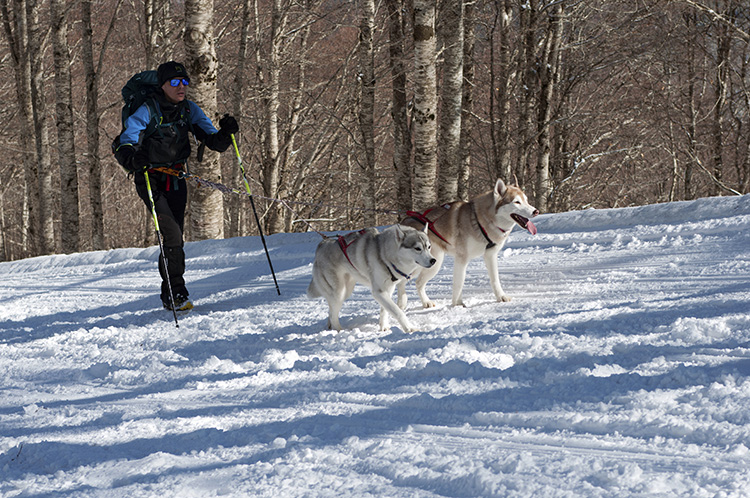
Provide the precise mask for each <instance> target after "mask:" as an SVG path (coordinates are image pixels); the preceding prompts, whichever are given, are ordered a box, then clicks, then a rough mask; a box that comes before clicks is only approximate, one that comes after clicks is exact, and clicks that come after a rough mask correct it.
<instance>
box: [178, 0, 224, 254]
mask: <svg viewBox="0 0 750 498" xmlns="http://www.w3.org/2000/svg"><path fill="white" fill-rule="evenodd" d="M213 9H214V6H213V0H187V1H186V2H185V37H184V41H185V51H186V53H187V64H186V66H187V69H188V74H190V76H191V80H190V83H191V85H190V92H191V93H190V98H191V100H193V101H195V103H196V104H198V105H199V106H200V107H201V108H202V109H203V111H204V112H205V113H206V116H208V117H209V118H211V119H215V118H216V116H217V102H216V78H217V74H218V61H217V59H216V50H215V47H214V35H213ZM191 169H192V170H193V171H194V172H195V173H196V174H197V175H199V176H203V177H205V178H216V179H217V180H216V181H219V182H220V181H221V167H220V166H219V155H218V153H216V152H213V151H210V150H208V149H207V150H206V153H205V156H204V157H203V161H202V162H200V163H199V162H197V161H196V162H194V164H191ZM190 229H191V237H192V238H193V239H195V240H205V239H221V238H223V237H224V199H223V198H222V194H221V192H219V191H218V190H214V189H209V188H196V189H193V190H192V191H191V197H190Z"/></svg>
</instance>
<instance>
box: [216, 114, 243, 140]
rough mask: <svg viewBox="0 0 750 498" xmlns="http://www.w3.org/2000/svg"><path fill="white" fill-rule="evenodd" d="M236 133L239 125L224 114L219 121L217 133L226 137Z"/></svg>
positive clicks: (232, 118)
mask: <svg viewBox="0 0 750 498" xmlns="http://www.w3.org/2000/svg"><path fill="white" fill-rule="evenodd" d="M238 131H240V125H238V124H237V120H236V119H234V117H233V116H230V115H229V114H224V117H223V118H221V119H220V120H219V133H221V134H222V135H224V136H226V137H228V136H229V135H234V134H235V133H237V132H238Z"/></svg>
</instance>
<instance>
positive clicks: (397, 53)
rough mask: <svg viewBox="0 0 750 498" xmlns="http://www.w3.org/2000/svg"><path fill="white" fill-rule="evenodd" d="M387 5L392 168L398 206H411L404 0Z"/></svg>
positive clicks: (402, 208)
mask: <svg viewBox="0 0 750 498" xmlns="http://www.w3.org/2000/svg"><path fill="white" fill-rule="evenodd" d="M386 4H387V6H388V30H389V42H390V43H389V44H388V47H389V52H388V55H389V62H390V66H391V78H392V82H391V89H392V104H391V118H392V119H393V168H394V170H395V171H396V199H397V202H398V208H399V209H401V210H410V209H412V208H413V205H412V189H411V186H412V181H411V177H412V175H411V132H410V130H409V111H408V108H407V103H406V68H405V66H404V41H405V39H404V19H403V16H402V15H401V12H402V11H403V10H404V7H405V6H404V4H403V0H386Z"/></svg>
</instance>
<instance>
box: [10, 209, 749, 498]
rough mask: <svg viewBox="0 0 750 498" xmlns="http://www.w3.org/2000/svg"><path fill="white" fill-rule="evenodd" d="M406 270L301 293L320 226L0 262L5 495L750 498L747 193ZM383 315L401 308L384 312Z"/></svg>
mask: <svg viewBox="0 0 750 498" xmlns="http://www.w3.org/2000/svg"><path fill="white" fill-rule="evenodd" d="M535 221H536V225H537V227H538V229H539V233H538V234H537V235H536V236H533V237H532V236H531V235H529V234H527V233H520V231H514V233H513V234H512V235H511V237H510V242H509V243H508V244H507V246H506V248H505V249H504V250H503V251H502V252H501V254H500V268H501V270H500V271H501V276H500V277H501V281H502V282H503V287H504V289H505V291H506V292H508V293H509V294H511V295H512V296H513V297H514V299H513V301H512V302H510V303H496V302H494V301H493V300H492V293H491V290H490V288H489V282H488V280H487V276H486V274H485V271H484V268H483V264H482V263H481V260H477V261H475V262H473V263H472V264H471V265H470V267H469V275H468V277H467V282H466V287H465V301H466V304H467V306H466V307H465V308H463V307H462V308H452V307H450V306H449V302H450V275H451V263H452V262H451V261H450V260H449V259H448V260H447V261H446V265H445V267H444V268H443V269H442V270H441V272H440V274H439V275H438V277H436V279H435V280H433V282H431V284H430V285H429V286H428V291H429V293H430V295H431V297H433V298H434V299H436V300H437V302H438V308H436V309H431V310H423V309H421V308H419V306H418V299H417V297H416V295H415V292H414V287H413V285H412V286H410V287H409V295H410V303H409V307H408V310H407V314H408V315H409V317H410V319H412V320H413V322H414V323H415V324H418V325H420V326H421V328H422V329H423V332H418V333H415V334H410V335H407V334H404V333H403V332H402V331H401V330H400V329H398V328H397V327H396V326H395V325H394V327H393V328H392V329H391V330H390V331H388V332H383V333H381V332H378V331H377V316H378V311H379V309H378V306H377V305H376V304H375V303H374V301H373V300H372V299H371V298H370V297H369V295H368V292H367V291H366V290H365V289H364V288H361V287H358V289H357V291H355V294H354V296H353V297H352V299H351V300H350V301H348V302H347V303H346V304H345V306H344V309H343V311H342V323H343V325H344V326H345V327H348V329H347V330H344V331H342V332H339V333H335V332H332V331H325V330H322V328H323V326H324V325H325V319H326V306H325V304H324V302H323V301H322V300H308V299H307V298H306V297H305V295H304V293H305V289H306V287H307V284H308V282H309V278H310V271H311V263H312V257H313V253H314V249H315V246H316V244H317V243H318V241H319V240H320V237H319V236H318V235H317V234H314V233H311V234H292V235H275V236H271V237H267V242H268V244H269V249H270V251H271V257H272V260H273V264H274V267H275V269H276V273H277V277H278V280H279V285H280V288H281V294H282V295H281V296H277V295H276V290H275V288H274V285H273V280H272V279H271V277H270V275H269V271H268V266H267V262H266V259H265V255H264V252H263V249H262V246H261V244H260V241H259V239H257V238H254V237H251V238H238V239H230V240H221V241H207V242H200V243H191V244H188V245H187V247H186V251H187V256H188V262H187V266H188V273H187V275H186V277H187V280H188V285H189V288H190V290H191V294H192V297H193V299H194V302H195V304H196V309H195V310H194V312H192V313H191V314H189V315H188V316H185V317H182V318H181V319H180V327H179V328H176V327H175V324H174V322H173V321H172V316H171V315H170V314H169V313H168V312H165V311H164V310H162V309H161V308H160V303H159V300H158V297H157V293H158V285H159V283H158V276H157V272H156V269H155V265H156V258H157V254H158V248H156V247H151V248H146V249H122V250H113V251H106V252H93V253H85V254H74V255H69V256H48V257H40V258H33V259H28V260H24V261H17V262H9V263H0V280H2V282H3V286H2V293H1V294H0V372H3V375H2V377H0V496H2V497H16V496H24V497H25V496H45V497H76V498H78V497H128V498H132V497H141V496H143V497H152V496H153V497H156V496H158V497H211V496H230V497H246V496H247V497H250V496H259V497H274V498H278V497H303V496H304V497H321V496H322V497H346V496H352V497H360V496H379V497H410V498H411V497H438V496H441V497H442V496H453V497H458V496H462V497H466V496H481V497H492V496H498V497H506V496H507V497H510V496H512V497H542V496H543V497H589V496H591V497H612V496H617V497H621V496H680V497H685V496H687V497H704V496H705V497H714V496H717V497H718V496H721V497H743V496H750V470H749V469H750V196H747V195H746V196H743V197H732V198H713V199H701V200H697V201H694V202H680V203H671V204H663V205H655V206H645V207H638V208H628V209H616V210H589V211H582V212H571V213H564V214H557V215H543V216H540V217H539V218H538V219H537V220H535ZM391 323H393V324H395V321H393V320H392V321H391Z"/></svg>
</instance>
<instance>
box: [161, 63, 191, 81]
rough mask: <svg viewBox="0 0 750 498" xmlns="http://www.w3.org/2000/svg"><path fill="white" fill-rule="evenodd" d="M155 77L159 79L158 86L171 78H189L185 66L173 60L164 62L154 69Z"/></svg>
mask: <svg viewBox="0 0 750 498" xmlns="http://www.w3.org/2000/svg"><path fill="white" fill-rule="evenodd" d="M156 77H157V78H158V80H159V86H162V85H163V84H164V83H166V82H167V81H169V80H171V79H173V78H185V79H186V80H190V76H188V73H187V70H186V69H185V66H184V65H183V64H180V63H179V62H175V61H169V62H165V63H164V64H162V65H160V66H159V67H158V69H157V70H156Z"/></svg>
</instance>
